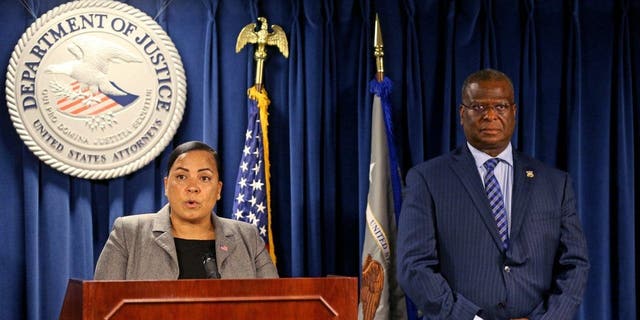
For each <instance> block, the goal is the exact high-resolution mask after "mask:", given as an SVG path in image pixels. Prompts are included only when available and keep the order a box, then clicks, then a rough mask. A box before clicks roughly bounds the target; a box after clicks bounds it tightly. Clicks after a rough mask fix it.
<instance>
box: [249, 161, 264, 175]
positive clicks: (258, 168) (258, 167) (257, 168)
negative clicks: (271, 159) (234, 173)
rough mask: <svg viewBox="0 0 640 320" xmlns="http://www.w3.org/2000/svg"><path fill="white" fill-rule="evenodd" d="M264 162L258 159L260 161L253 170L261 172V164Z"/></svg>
mask: <svg viewBox="0 0 640 320" xmlns="http://www.w3.org/2000/svg"><path fill="white" fill-rule="evenodd" d="M261 164H262V161H258V163H256V165H255V166H254V167H253V169H251V170H253V172H254V174H258V172H260V165H261Z"/></svg>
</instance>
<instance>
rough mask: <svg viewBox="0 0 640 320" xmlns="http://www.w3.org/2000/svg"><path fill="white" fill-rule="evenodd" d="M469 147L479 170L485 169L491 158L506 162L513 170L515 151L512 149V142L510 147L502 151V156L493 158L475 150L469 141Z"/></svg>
mask: <svg viewBox="0 0 640 320" xmlns="http://www.w3.org/2000/svg"><path fill="white" fill-rule="evenodd" d="M467 147H469V151H471V155H472V156H473V159H474V160H475V161H476V167H478V168H483V167H484V163H485V162H486V161H487V160H489V159H491V158H498V159H500V160H502V161H504V162H506V163H507V164H508V165H509V166H511V167H512V168H513V149H512V147H511V142H509V145H507V147H506V148H505V149H504V150H502V152H500V154H498V156H497V157H492V156H490V155H488V154H486V153H484V152H482V151H480V150H478V149H476V148H474V147H473V146H472V145H471V144H470V143H469V142H468V141H467Z"/></svg>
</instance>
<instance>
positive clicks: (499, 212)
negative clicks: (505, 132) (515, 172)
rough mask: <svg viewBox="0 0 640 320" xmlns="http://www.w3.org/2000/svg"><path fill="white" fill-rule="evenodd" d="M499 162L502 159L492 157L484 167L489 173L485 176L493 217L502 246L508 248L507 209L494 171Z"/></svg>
mask: <svg viewBox="0 0 640 320" xmlns="http://www.w3.org/2000/svg"><path fill="white" fill-rule="evenodd" d="M498 162H500V159H498V158H491V159H489V160H487V161H486V162H485V163H484V167H485V168H486V169H487V174H485V176H484V188H485V191H486V192H487V197H488V198H489V205H490V207H491V211H492V212H493V218H494V219H496V224H497V226H498V234H499V235H500V239H501V240H502V247H503V248H504V249H505V250H506V249H507V248H508V247H509V232H508V223H507V210H506V209H505V207H504V198H503V197H502V191H501V190H500V184H498V179H496V176H495V175H494V173H493V170H494V169H495V168H496V166H497V165H498Z"/></svg>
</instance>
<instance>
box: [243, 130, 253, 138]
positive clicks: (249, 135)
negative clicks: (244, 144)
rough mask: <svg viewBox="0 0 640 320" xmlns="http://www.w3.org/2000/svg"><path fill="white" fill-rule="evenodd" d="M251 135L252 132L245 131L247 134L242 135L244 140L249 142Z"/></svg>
mask: <svg viewBox="0 0 640 320" xmlns="http://www.w3.org/2000/svg"><path fill="white" fill-rule="evenodd" d="M252 135H253V132H252V131H251V130H247V132H246V133H245V134H244V137H245V139H247V140H249V139H251V136H252Z"/></svg>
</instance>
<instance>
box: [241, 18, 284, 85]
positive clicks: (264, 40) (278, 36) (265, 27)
mask: <svg viewBox="0 0 640 320" xmlns="http://www.w3.org/2000/svg"><path fill="white" fill-rule="evenodd" d="M258 22H259V23H260V29H259V30H258V31H256V28H257V27H258V24H257V23H250V24H248V25H246V26H244V28H242V30H241V31H240V34H239V35H238V41H236V53H238V52H240V50H242V48H244V46H245V45H246V44H247V43H250V44H257V45H258V48H256V51H255V53H254V58H255V60H256V61H257V62H258V63H257V66H256V86H257V87H258V90H260V89H261V87H262V67H263V63H264V60H265V59H266V58H267V50H266V46H276V47H278V50H280V52H281V53H282V55H284V57H285V58H288V57H289V44H288V43H287V35H286V33H284V30H283V29H282V28H281V27H280V26H278V25H275V24H272V25H271V29H272V30H273V32H269V24H268V23H267V19H266V18H264V17H258Z"/></svg>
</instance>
